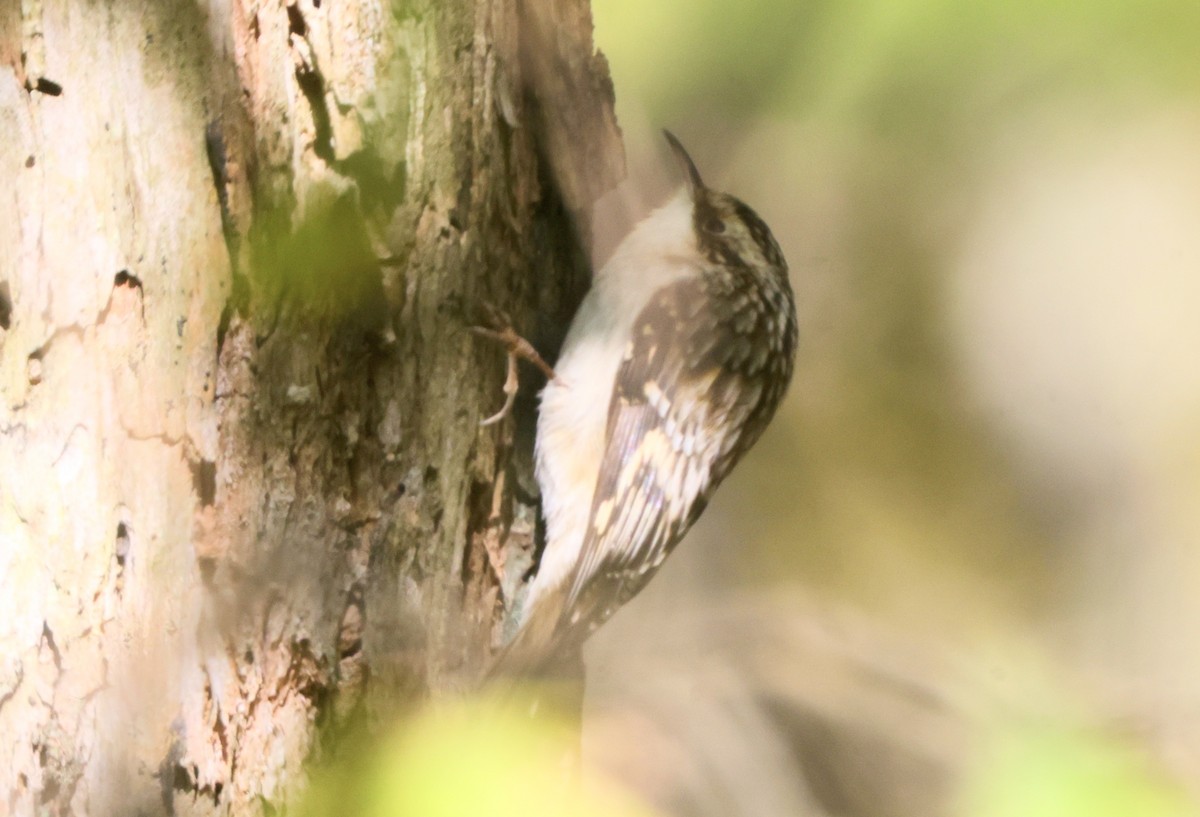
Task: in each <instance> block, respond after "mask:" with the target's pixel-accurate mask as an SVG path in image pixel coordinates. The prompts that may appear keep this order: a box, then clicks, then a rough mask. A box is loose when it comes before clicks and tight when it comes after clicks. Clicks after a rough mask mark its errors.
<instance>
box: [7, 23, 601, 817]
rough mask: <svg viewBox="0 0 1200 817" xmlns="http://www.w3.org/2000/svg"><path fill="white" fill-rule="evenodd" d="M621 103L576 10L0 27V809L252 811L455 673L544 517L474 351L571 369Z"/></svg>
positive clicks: (525, 407)
mask: <svg viewBox="0 0 1200 817" xmlns="http://www.w3.org/2000/svg"><path fill="white" fill-rule="evenodd" d="M611 106H612V91H611V86H610V84H609V82H608V78H607V66H606V64H605V63H604V61H603V58H602V57H599V56H598V55H595V54H594V53H593V48H592V44H591V20H590V13H589V11H588V8H587V3H586V0H539V2H530V3H528V4H522V3H520V2H518V0H453V1H452V2H439V1H438V0H414V1H413V2H403V1H402V0H397V2H394V3H391V4H381V3H378V2H370V0H354V1H353V2H352V1H351V0H340V1H339V2H332V0H325V1H324V2H322V0H296V2H294V3H290V4H289V3H285V2H284V0H261V1H258V0H200V2H198V3H197V2H188V0H176V1H174V2H165V1H164V0H111V2H79V0H21V2H20V3H19V4H17V3H16V2H11V0H10V2H4V3H0V136H2V137H3V138H0V179H3V182H4V190H5V194H4V195H3V196H2V197H0V327H3V328H2V329H0V344H2V346H0V390H2V392H3V397H4V400H3V403H2V405H0V431H2V437H0V735H2V736H3V738H4V739H3V740H2V741H0V791H3V792H5V794H4V795H0V796H3V797H7V800H6V801H5V800H0V814H4V813H12V814H20V815H23V814H33V813H39V814H67V813H70V814H95V815H107V814H117V813H120V814H156V813H170V814H176V813H180V814H182V813H186V814H244V813H259V811H260V810H264V809H265V810H269V808H268V807H267V805H265V804H274V803H278V802H284V801H286V800H287V799H288V798H289V797H290V796H292V795H293V794H294V793H295V792H296V791H298V790H299V789H300V788H301V787H302V786H303V783H304V779H303V763H304V762H305V760H306V759H308V758H310V757H311V756H312V754H313V752H314V749H315V747H316V745H317V734H318V729H319V727H320V726H321V725H324V724H327V723H336V722H339V721H342V720H345V719H346V718H348V717H349V716H350V714H351V713H355V712H359V711H363V710H364V709H365V710H366V713H367V715H368V716H370V715H372V714H378V713H379V712H380V710H381V707H386V706H388V705H390V703H389V701H390V702H397V701H398V702H399V703H400V704H403V703H405V702H406V701H409V700H411V699H412V698H414V697H422V696H426V695H429V694H435V695H436V694H439V693H447V692H453V691H455V690H458V689H462V688H465V687H467V686H469V685H470V683H471V681H472V679H473V677H474V674H475V673H476V672H477V670H478V667H479V664H480V662H481V660H482V659H483V657H484V656H486V654H487V651H488V649H489V647H490V645H491V644H492V642H493V635H494V634H495V633H496V632H497V629H498V628H500V627H502V626H503V625H504V623H505V620H506V616H505V613H506V612H507V611H510V610H511V607H512V601H513V598H514V594H515V593H516V591H517V589H518V588H519V586H520V579H521V574H522V573H523V572H524V571H525V570H526V569H527V568H528V566H529V565H530V564H531V561H532V559H533V550H534V540H535V538H536V537H535V529H536V524H535V523H536V518H537V512H536V507H535V503H536V499H535V496H536V484H535V483H534V481H533V479H532V473H531V465H530V461H531V457H530V441H531V433H530V428H531V421H530V418H531V415H532V404H531V400H530V398H531V397H532V394H533V392H534V385H535V384H534V383H533V381H532V378H530V377H528V376H526V378H525V382H524V394H523V399H522V401H521V402H519V403H518V407H517V412H516V416H515V419H513V420H506V421H505V422H504V423H502V424H500V425H499V426H497V427H495V428H487V429H480V428H479V427H478V422H479V420H480V419H481V418H482V417H484V416H486V415H487V414H489V413H491V412H492V411H494V410H495V409H496V408H498V407H499V405H500V404H501V402H502V401H503V394H502V392H501V384H502V382H503V379H504V365H503V355H502V353H501V350H499V349H497V348H494V347H491V346H488V345H486V344H481V343H480V342H479V341H477V340H475V339H474V338H473V336H472V335H471V334H470V333H469V332H468V331H467V329H466V328H467V326H468V325H470V324H471V323H473V322H476V321H477V319H478V316H479V311H478V310H479V304H480V303H481V302H483V301H485V300H486V301H492V302H494V303H495V304H497V305H498V306H500V307H501V308H503V309H505V310H506V311H508V312H509V314H511V315H512V317H513V319H514V322H515V324H516V328H517V329H518V330H523V331H525V332H526V333H529V334H531V335H532V336H533V337H534V338H535V339H536V338H540V339H541V340H543V341H544V342H545V343H546V344H547V346H548V350H549V351H553V347H554V345H555V342H556V336H557V335H558V334H560V333H561V331H562V329H563V327H565V324H566V318H567V317H568V316H569V315H570V312H571V310H572V309H573V307H574V305H575V304H576V303H577V302H578V298H579V297H580V296H581V294H582V291H583V289H584V288H585V287H586V282H587V275H588V273H587V270H588V264H587V258H588V256H587V243H588V241H587V235H586V229H582V228H581V225H587V223H588V216H589V208H590V205H591V202H592V201H593V200H594V199H595V198H596V197H597V196H598V195H599V194H600V193H601V192H603V191H604V190H605V189H607V188H608V187H610V186H612V185H613V184H614V183H615V182H616V180H617V178H618V176H619V175H620V173H621V172H622V162H623V159H622V152H621V146H620V138H619V134H618V131H617V129H616V125H615V121H614V119H613V115H612V107H611ZM518 497H519V499H518ZM368 686H370V687H371V691H372V694H371V696H370V697H367V696H366V691H367V687H368ZM381 690H383V691H387V692H388V693H389V694H388V695H379V694H377V693H378V692H379V691H381ZM260 804H263V805H260Z"/></svg>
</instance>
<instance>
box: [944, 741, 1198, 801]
mask: <svg viewBox="0 0 1200 817" xmlns="http://www.w3.org/2000/svg"><path fill="white" fill-rule="evenodd" d="M963 813H964V814H965V815H967V817H1034V815H1036V817H1085V816H1086V817H1134V815H1136V816H1137V817H1187V816H1188V815H1190V814H1193V813H1194V812H1193V810H1192V808H1191V807H1190V806H1189V804H1188V802H1187V799H1186V798H1185V796H1184V795H1183V793H1182V792H1181V791H1180V790H1179V789H1178V788H1177V787H1175V786H1172V785H1171V784H1169V783H1168V782H1167V781H1166V780H1165V779H1163V778H1162V776H1161V775H1160V774H1158V773H1156V772H1155V771H1154V770H1153V768H1152V766H1151V764H1149V763H1148V762H1147V760H1146V758H1145V757H1142V756H1139V755H1138V754H1137V753H1136V752H1134V751H1133V750H1131V749H1130V748H1129V747H1128V746H1126V745H1125V744H1123V743H1121V742H1120V741H1118V740H1116V739H1114V738H1112V737H1111V736H1108V735H1104V734H1097V733H1095V732H1087V731H1084V730H1073V729H1069V728H1067V727H1065V726H1062V725H1051V724H1018V725H1008V726H1002V727H998V728H997V730H996V732H995V733H994V735H993V737H992V741H991V746H989V747H988V749H987V750H985V751H984V752H983V753H981V757H980V760H979V761H978V763H977V768H976V769H975V770H974V772H973V774H972V776H971V779H970V780H969V781H968V784H967V787H966V802H965V807H964V810H963Z"/></svg>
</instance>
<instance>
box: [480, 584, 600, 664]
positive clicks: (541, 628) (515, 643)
mask: <svg viewBox="0 0 1200 817" xmlns="http://www.w3.org/2000/svg"><path fill="white" fill-rule="evenodd" d="M565 601H566V591H565V589H559V590H556V591H554V592H552V593H550V594H548V595H543V596H541V597H539V598H538V600H537V602H536V604H535V605H534V607H533V609H532V610H531V611H530V612H529V615H528V616H527V617H526V618H525V621H524V623H522V625H521V629H520V630H518V631H517V634H516V636H515V637H514V638H513V640H512V641H510V642H509V643H508V644H506V645H505V646H504V647H503V648H501V649H500V651H499V652H497V653H496V654H495V656H493V658H492V663H491V665H490V666H489V667H488V670H487V673H486V675H485V682H487V683H490V682H492V681H495V680H496V679H499V678H508V679H517V680H539V679H545V678H547V677H553V676H555V675H558V674H560V673H561V671H562V670H563V669H564V668H567V667H572V666H574V665H575V664H577V663H578V660H579V658H578V656H579V648H580V646H581V643H576V640H575V639H572V638H565V637H564V635H565V632H564V628H563V627H562V613H563V604H564V602H565Z"/></svg>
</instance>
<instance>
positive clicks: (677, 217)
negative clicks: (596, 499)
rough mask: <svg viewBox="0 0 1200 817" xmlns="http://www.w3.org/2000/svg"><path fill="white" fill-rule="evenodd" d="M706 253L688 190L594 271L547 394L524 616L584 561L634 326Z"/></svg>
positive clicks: (539, 431)
mask: <svg viewBox="0 0 1200 817" xmlns="http://www.w3.org/2000/svg"><path fill="white" fill-rule="evenodd" d="M699 262H700V255H699V252H698V250H697V249H696V242H695V237H694V231H693V228H692V203H691V200H690V199H689V198H688V196H687V194H686V192H684V193H680V195H679V196H677V197H675V198H674V199H672V200H671V201H670V202H669V203H667V204H666V205H665V206H663V207H662V208H660V209H658V210H656V211H654V212H653V213H651V214H650V215H649V216H647V217H646V218H645V219H643V220H642V221H641V222H640V223H639V224H638V225H637V226H636V227H635V228H634V230H633V232H631V233H630V234H629V235H628V236H627V237H626V238H625V240H624V241H622V242H621V244H620V246H618V247H617V249H616V251H615V252H614V253H613V256H612V258H611V259H610V260H609V262H608V263H607V264H605V265H604V267H603V268H602V269H601V270H600V272H599V273H598V274H597V275H596V278H595V281H594V283H593V285H592V289H591V291H590V292H588V294H587V297H585V298H584V300H583V303H582V304H581V305H580V307H579V312H578V313H577V314H576V316H575V319H574V320H573V321H572V323H571V328H570V331H569V332H568V333H567V338H566V341H565V342H564V343H563V349H562V352H561V354H560V355H559V359H558V361H557V362H556V363H555V366H554V370H555V373H556V375H557V376H556V377H555V378H554V380H552V381H551V382H550V383H548V384H547V385H546V388H545V389H544V390H543V391H542V395H541V408H540V411H539V414H538V429H537V478H538V484H539V486H540V487H541V492H542V511H543V513H544V514H545V517H546V549H545V551H544V552H543V555H542V562H541V565H540V567H539V568H538V574H537V576H536V577H535V578H534V580H533V583H532V585H531V587H530V593H529V598H528V600H527V601H526V605H525V616H526V617H528V614H529V611H530V610H532V609H533V606H534V604H535V603H536V602H537V600H538V599H539V598H540V597H541V596H542V595H544V594H545V593H546V592H547V591H548V590H550V589H552V588H555V587H557V586H558V585H560V584H561V583H562V582H564V581H566V580H567V579H568V578H569V577H570V576H571V572H572V570H573V569H574V567H575V564H576V561H577V560H578V558H579V550H580V548H581V547H582V545H583V537H584V532H585V530H586V528H587V524H588V521H589V516H590V514H591V508H592V498H593V494H594V493H595V489H596V478H597V476H598V474H599V471H600V465H601V462H602V461H603V458H604V451H605V447H606V443H607V441H606V439H605V431H606V427H607V424H608V408H609V403H610V401H611V399H612V393H613V386H614V383H615V381H616V376H617V370H618V369H619V368H620V365H621V359H622V357H623V356H624V354H625V350H626V347H627V345H628V343H629V339H630V335H631V332H632V330H633V323H634V321H635V319H636V318H637V316H638V314H639V313H640V312H641V311H642V308H643V307H644V306H645V305H646V303H647V302H648V301H649V300H650V298H651V296H653V294H654V293H655V292H657V291H658V290H659V289H661V288H662V287H664V286H666V285H668V284H671V283H674V282H675V281H677V280H679V279H681V278H684V277H687V276H688V275H695V274H697V273H698V271H699Z"/></svg>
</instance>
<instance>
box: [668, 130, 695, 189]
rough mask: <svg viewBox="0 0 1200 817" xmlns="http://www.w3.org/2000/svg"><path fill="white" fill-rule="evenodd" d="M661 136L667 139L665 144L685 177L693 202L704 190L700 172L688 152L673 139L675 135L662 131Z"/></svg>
mask: <svg viewBox="0 0 1200 817" xmlns="http://www.w3.org/2000/svg"><path fill="white" fill-rule="evenodd" d="M663 136H665V137H666V138H667V144H668V145H670V146H671V152H672V153H674V154H675V159H676V160H677V161H678V162H679V165H680V167H682V168H683V172H684V174H685V176H686V177H687V186H688V195H689V196H691V197H692V199H693V200H695V198H696V194H697V193H698V192H700V191H701V190H703V189H704V181H703V180H702V179H701V178H700V171H699V170H697V169H696V163H695V162H693V161H692V157H691V156H688V152H687V151H686V150H684V149H683V145H682V144H680V142H679V140H678V139H676V138H675V134H673V133H671V132H670V131H669V130H666V129H663Z"/></svg>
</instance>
